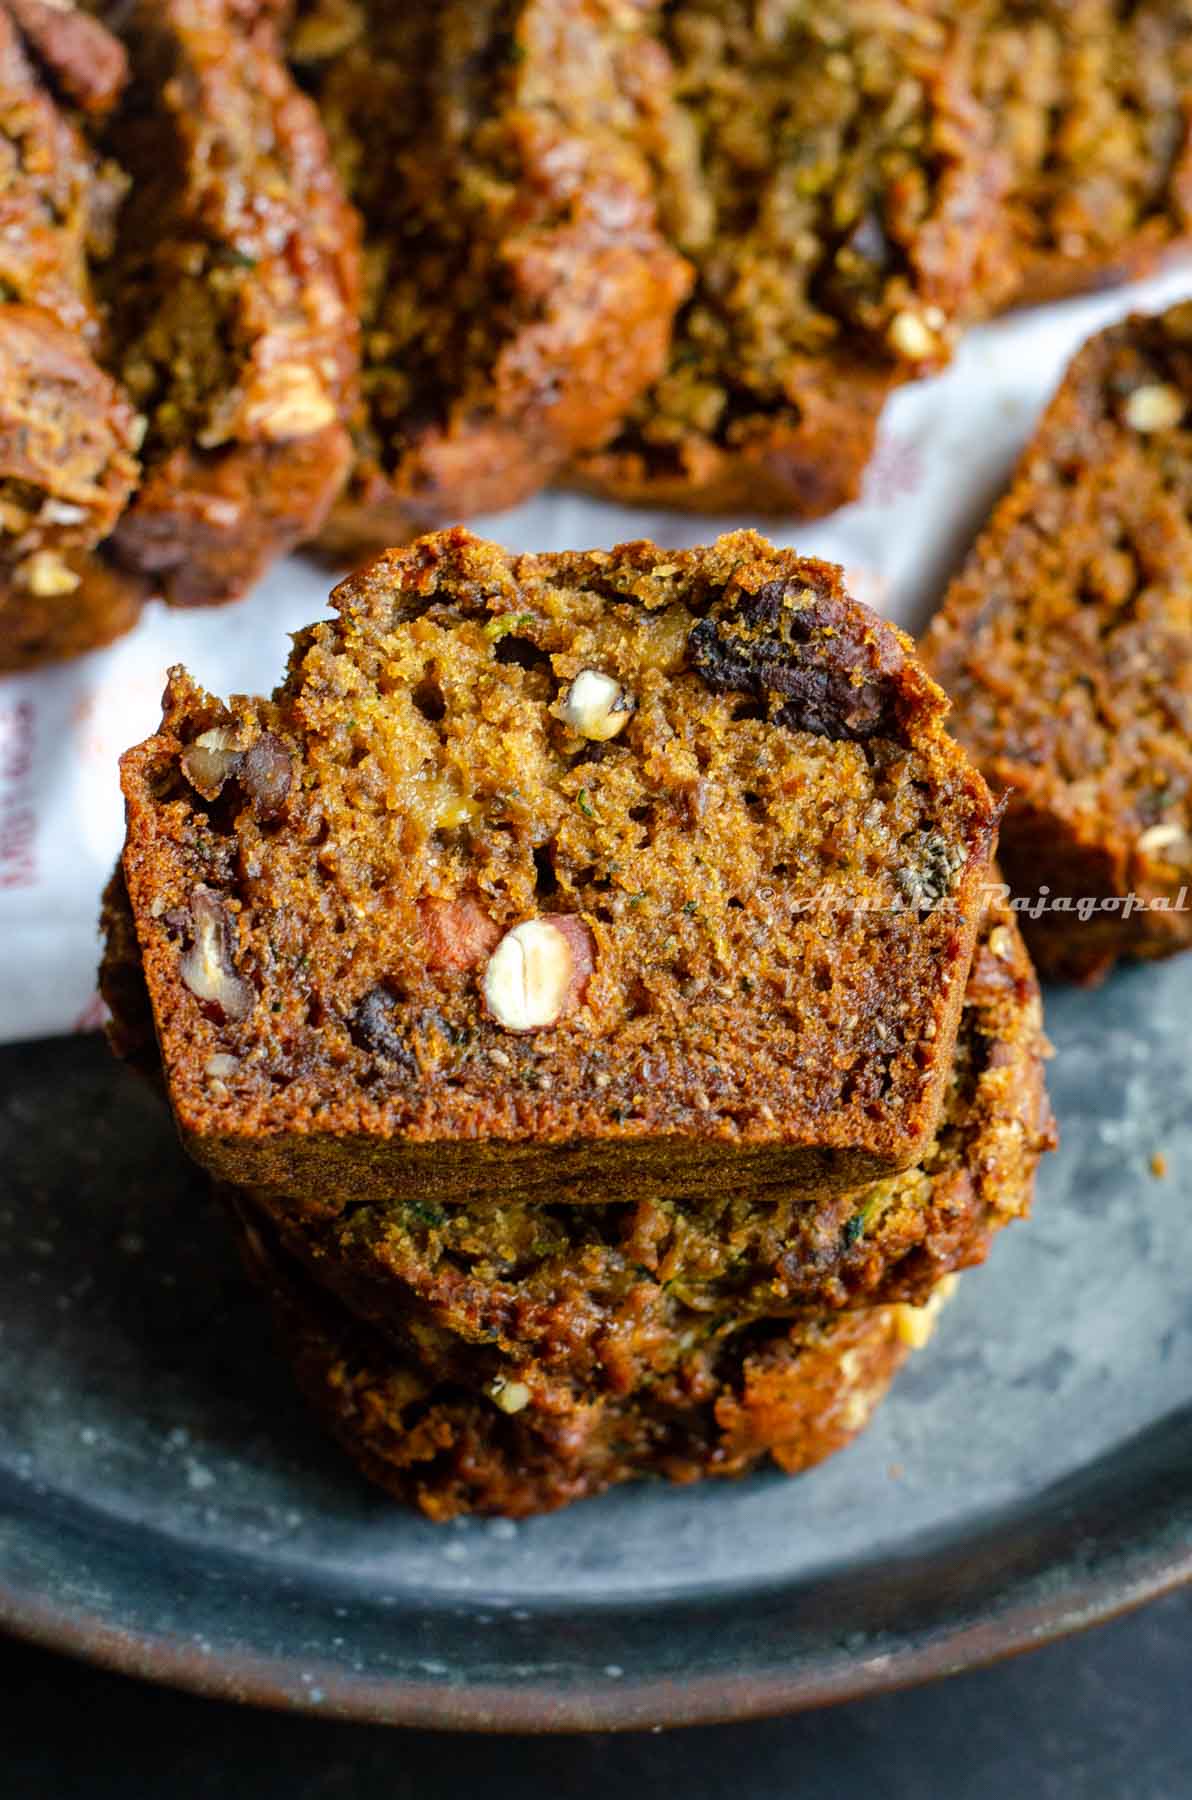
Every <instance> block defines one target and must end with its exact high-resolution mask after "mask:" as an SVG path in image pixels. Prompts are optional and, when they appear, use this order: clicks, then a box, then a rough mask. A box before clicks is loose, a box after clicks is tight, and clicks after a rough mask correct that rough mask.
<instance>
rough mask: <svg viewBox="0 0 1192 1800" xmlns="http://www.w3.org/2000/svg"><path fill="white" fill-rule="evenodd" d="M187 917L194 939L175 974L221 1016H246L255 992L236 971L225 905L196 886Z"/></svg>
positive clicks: (239, 1017) (197, 996)
mask: <svg viewBox="0 0 1192 1800" xmlns="http://www.w3.org/2000/svg"><path fill="white" fill-rule="evenodd" d="M190 917H191V924H192V927H193V930H194V942H193V944H192V945H191V947H190V949H189V950H188V951H187V952H186V953H185V955H184V956H183V957H182V960H181V961H180V962H179V964H178V973H179V975H180V976H181V977H182V980H183V981H184V982H185V984H186V986H187V987H188V988H189V989H190V991H191V993H192V994H193V995H194V996H195V998H196V999H197V1000H202V1001H203V1002H204V1003H205V1004H206V1005H207V1006H209V1007H211V1008H212V1009H214V1011H215V1012H216V1013H217V1015H218V1016H219V1017H220V1018H221V1019H233V1020H235V1019H247V1017H248V1015H249V1013H250V1012H251V1011H252V1009H253V1007H254V1005H255V1004H256V994H255V992H254V991H253V988H252V987H251V986H250V984H249V983H248V982H247V981H244V980H242V978H241V977H240V976H239V975H238V974H237V973H236V965H235V963H234V962H233V961H232V949H231V942H232V922H231V919H230V918H229V916H228V910H227V908H226V906H224V904H223V902H222V901H221V900H220V899H219V897H218V896H217V895H216V894H213V893H212V891H211V889H210V888H206V887H197V888H196V889H195V891H194V893H193V894H192V895H191V897H190Z"/></svg>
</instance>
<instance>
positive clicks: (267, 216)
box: [105, 0, 358, 605]
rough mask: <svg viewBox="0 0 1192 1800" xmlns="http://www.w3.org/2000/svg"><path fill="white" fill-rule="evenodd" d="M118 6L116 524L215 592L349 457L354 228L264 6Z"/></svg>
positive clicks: (254, 564)
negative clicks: (122, 509) (126, 200)
mask: <svg viewBox="0 0 1192 1800" xmlns="http://www.w3.org/2000/svg"><path fill="white" fill-rule="evenodd" d="M120 18H121V30H122V36H123V40H124V43H125V45H126V48H127V50H128V54H129V60H130V64H131V69H132V82H131V85H130V88H129V92H128V95H127V97H126V100H125V102H124V104H123V105H122V106H121V108H120V109H119V112H118V113H117V114H116V116H115V117H114V119H113V121H112V123H111V126H110V128H109V132H108V138H107V141H108V142H109V143H110V145H111V146H112V148H113V150H114V152H115V153H116V155H117V156H118V157H119V159H120V161H121V162H122V163H123V164H124V165H125V166H126V167H127V169H128V171H129V173H130V176H131V178H132V180H133V182H134V184H135V195H136V197H135V202H134V203H132V204H130V205H128V206H126V207H125V209H124V212H123V214H122V217H121V223H120V233H119V239H118V243H117V247H116V254H115V257H114V258H113V261H112V263H111V264H110V266H109V272H108V274H107V278H106V281H105V290H106V293H107V297H108V299H109V301H110V305H111V311H112V320H113V333H114V338H115V340H116V343H117V346H118V351H117V367H118V370H119V373H120V374H121V376H122V378H123V380H124V382H125V383H126V385H127V387H128V389H129V392H130V393H131V394H132V396H133V398H134V400H135V401H136V402H137V404H138V405H139V406H140V407H141V408H142V410H143V411H144V413H145V415H146V417H147V420H148V432H147V435H146V439H145V446H144V460H145V478H144V480H143V482H142V485H141V487H140V489H139V491H138V493H137V495H136V498H135V500H134V501H133V504H132V506H131V507H130V508H129V510H128V511H127V513H126V514H125V515H124V517H123V519H122V520H121V522H120V524H119V526H118V528H117V530H116V533H115V537H114V540H113V542H114V548H115V550H116V553H117V554H118V555H119V557H120V558H121V559H122V561H124V562H125V563H126V564H127V566H129V567H130V568H132V569H134V570H136V571H138V572H140V573H143V574H145V575H148V576H150V577H151V578H153V579H154V580H155V581H156V582H157V583H159V584H160V587H161V589H162V591H163V592H164V595H165V598H166V599H167V600H169V601H170V602H171V603H173V604H175V605H200V604H207V603H214V602H217V601H222V600H228V599H232V598H234V597H236V596H237V595H238V594H240V593H242V592H243V591H244V590H245V589H246V588H247V587H248V586H249V585H250V584H251V583H252V582H253V581H254V580H255V579H256V578H257V577H258V576H259V575H260V574H261V573H262V572H263V570H264V569H265V568H267V567H268V565H269V563H270V562H271V561H272V560H273V559H274V558H275V557H277V556H280V555H282V554H283V553H284V552H285V551H287V550H289V549H290V548H292V547H293V546H294V545H295V543H297V542H298V541H299V540H300V539H301V538H303V537H306V536H310V535H312V534H313V533H315V532H316V531H317V530H318V529H319V526H320V525H321V523H322V521H323V519H324V517H325V515H326V513H327V510H328V508H329V507H330V505H331V502H332V500H333V499H334V497H335V494H336V493H337V492H338V490H339V487H340V486H341V484H342V482H343V479H344V477H345V475H346V473H347V469H348V466H349V462H350V457H351V447H350V442H349V439H348V435H347V431H346V429H345V423H344V422H345V420H346V418H347V416H348V413H349V411H350V408H351V405H352V402H353V397H354V391H355V390H354V383H355V374H356V366H357V306H358V296H357V282H358V268H357V245H356V235H355V226H354V222H353V218H352V215H351V212H350V210H349V208H348V207H347V205H346V202H345V201H344V199H343V196H342V193H341V190H340V188H339V184H338V181H337V179H336V177H335V175H334V172H333V170H332V167H331V162H330V156H329V152H328V149H327V144H326V140H325V138H324V135H323V131H322V128H321V126H320V124H319V121H318V117H317V114H316V113H315V110H314V108H313V107H312V105H311V104H310V102H309V101H308V100H307V99H306V98H305V97H304V96H303V95H302V94H301V93H299V92H298V90H297V89H296V87H295V86H294V84H293V82H292V80H291V78H290V77H289V75H288V73H287V72H286V69H285V67H284V64H283V63H282V61H281V59H280V55H279V51H278V46H277V42H276V38H275V36H274V29H273V21H272V20H271V18H270V17H269V16H268V9H263V8H260V7H248V8H246V7H244V6H238V5H235V4H233V3H232V0H140V3H139V4H136V5H133V6H132V7H131V8H125V9H122V11H121V14H120Z"/></svg>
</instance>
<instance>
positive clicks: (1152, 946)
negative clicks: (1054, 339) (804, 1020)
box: [923, 303, 1192, 981]
mask: <svg viewBox="0 0 1192 1800" xmlns="http://www.w3.org/2000/svg"><path fill="white" fill-rule="evenodd" d="M1190 520H1192V304H1189V303H1185V304H1183V305H1180V306H1177V307H1175V308H1173V309H1172V310H1170V311H1169V312H1167V313H1164V314H1162V315H1160V316H1158V317H1143V316H1138V317H1134V318H1130V319H1127V320H1125V321H1124V322H1122V323H1121V324H1118V325H1114V326H1112V327H1110V329H1109V330H1107V331H1104V332H1102V333H1101V334H1100V335H1099V336H1097V337H1094V338H1093V339H1091V340H1090V342H1089V343H1087V344H1086V345H1085V346H1084V347H1083V349H1081V350H1080V351H1079V352H1078V354H1077V356H1076V358H1075V360H1074V361H1073V362H1072V364H1071V366H1070V368H1069V369H1068V372H1067V374H1066V375H1065V377H1064V380H1063V382H1062V384H1061V386H1060V388H1059V391H1058V392H1057V394H1056V396H1055V398H1054V399H1053V400H1052V402H1051V405H1050V406H1049V407H1048V409H1047V411H1046V412H1045V413H1044V415H1043V418H1042V420H1041V421H1040V423H1039V426H1038V428H1037V430H1036V432H1035V434H1034V437H1033V438H1032V440H1031V442H1030V444H1029V445H1028V447H1027V449H1026V450H1025V452H1024V453H1023V456H1022V460H1021V462H1020V463H1019V466H1018V470H1017V472H1016V474H1015V476H1014V480H1013V482H1012V484H1011V486H1010V489H1009V492H1008V493H1007V494H1006V496H1005V497H1004V499H1003V500H1002V501H1001V502H1000V503H999V505H998V506H997V508H996V509H995V511H994V513H993V515H992V517H991V518H990V520H989V522H988V524H987V525H986V527H985V529H984V531H983V532H982V533H981V536H980V537H979V538H978V540H977V542H976V544H975V546H974V547H973V549H972V551H971V553H970V555H969V557H968V559H967V561H966V562H965V564H964V566H963V568H962V569H961V571H960V573H959V574H958V575H957V577H956V579H955V580H954V581H953V583H952V585H951V587H950V588H949V590H948V593H947V596H946V597H945V600H944V604H943V607H942V609H941V611H940V612H939V614H938V616H937V617H936V618H935V619H934V620H933V622H932V624H931V627H930V629H929V631H928V633H927V636H926V639H925V640H924V646H923V653H924V657H925V658H926V660H927V662H928V665H929V666H930V667H931V669H932V671H933V673H934V674H935V676H936V678H937V679H938V680H939V681H940V682H941V683H942V684H943V685H944V686H945V687H946V688H947V690H948V692H949V694H950V695H951V697H952V699H953V701H954V703H955V712H954V714H953V719H952V723H953V728H954V729H955V731H956V733H957V735H958V736H959V738H960V739H961V741H962V742H963V743H964V744H965V746H966V747H967V748H968V750H969V751H970V752H971V754H972V756H973V757H974V759H975V760H976V762H977V763H978V764H979V766H980V767H981V769H982V770H983V771H984V773H985V775H986V777H987V778H988V780H989V781H990V782H992V783H993V785H994V786H995V788H999V789H1003V788H1004V789H1009V790H1010V797H1009V805H1008V808H1007V811H1006V815H1005V820H1004V823H1003V827H1002V861H1003V864H1004V867H1005V871H1006V876H1007V879H1008V881H1009V882H1010V884H1011V886H1012V888H1013V889H1014V891H1015V894H1016V895H1018V896H1020V897H1021V899H1022V901H1023V902H1024V903H1029V904H1030V908H1031V914H1032V915H1033V914H1034V913H1035V912H1036V911H1038V916H1037V917H1036V916H1029V917H1025V918H1024V926H1025V929H1026V932H1027V937H1028V941H1029V943H1030V946H1031V949H1032V952H1033V954H1034V956H1035V959H1036V961H1037V962H1038V963H1039V966H1040V969H1041V971H1042V972H1043V973H1044V974H1051V975H1058V976H1066V977H1069V978H1072V979H1076V980H1084V981H1093V980H1096V979H1098V978H1099V977H1100V976H1102V975H1104V973H1105V972H1106V970H1107V969H1108V968H1109V967H1110V966H1111V965H1112V963H1113V962H1114V960H1115V959H1116V958H1117V957H1118V956H1119V955H1125V956H1143V957H1150V956H1162V955H1165V954H1167V953H1169V952H1171V951H1175V950H1181V949H1184V948H1186V947H1187V946H1188V945H1189V944H1192V911H1190V910H1189V904H1188V890H1189V887H1190V886H1192V523H1190Z"/></svg>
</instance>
